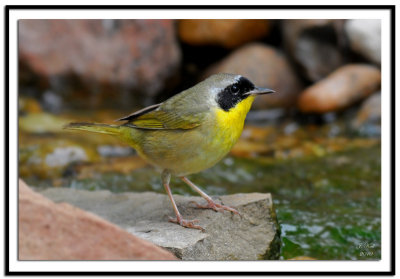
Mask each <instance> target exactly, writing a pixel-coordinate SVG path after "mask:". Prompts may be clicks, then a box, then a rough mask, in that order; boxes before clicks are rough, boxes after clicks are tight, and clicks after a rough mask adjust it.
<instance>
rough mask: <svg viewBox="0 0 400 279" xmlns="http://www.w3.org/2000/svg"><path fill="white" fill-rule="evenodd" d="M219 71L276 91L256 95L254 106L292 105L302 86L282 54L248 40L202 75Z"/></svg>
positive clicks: (258, 107) (256, 107)
mask: <svg viewBox="0 0 400 279" xmlns="http://www.w3.org/2000/svg"><path fill="white" fill-rule="evenodd" d="M223 72H225V73H233V74H240V75H243V76H245V77H247V78H249V79H250V80H251V81H252V82H254V84H256V85H257V86H261V87H267V88H271V89H273V90H275V91H276V93H274V94H269V95H264V96H259V97H257V101H256V102H254V104H253V108H255V109H262V108H270V107H290V106H292V105H295V103H296V101H297V97H298V95H299V93H300V91H301V89H302V84H301V82H300V81H299V79H298V78H297V76H296V75H295V74H294V72H293V70H292V68H291V66H290V64H289V62H288V60H287V59H286V57H285V56H284V55H283V54H282V53H281V52H279V51H278V50H276V49H275V48H273V47H270V46H267V45H264V44H259V43H252V44H248V45H245V46H243V47H241V48H239V49H237V50H236V51H234V52H233V53H232V54H230V55H229V56H228V57H226V58H225V59H223V60H222V61H220V62H218V63H217V64H215V65H213V66H211V67H210V68H209V69H208V70H206V73H205V75H204V76H208V75H212V74H215V73H223Z"/></svg>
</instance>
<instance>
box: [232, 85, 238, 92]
mask: <svg viewBox="0 0 400 279" xmlns="http://www.w3.org/2000/svg"><path fill="white" fill-rule="evenodd" d="M231 92H232V93H233V94H237V93H239V87H237V86H236V85H232V86H231Z"/></svg>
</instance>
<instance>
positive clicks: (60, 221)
mask: <svg viewBox="0 0 400 279" xmlns="http://www.w3.org/2000/svg"><path fill="white" fill-rule="evenodd" d="M18 206H19V207H18V208H19V212H18V213H19V214H18V220H19V221H18V229H19V231H18V242H19V243H18V244H19V245H18V249H19V250H18V255H19V258H18V259H19V260H174V259H176V258H175V257H174V256H173V255H172V254H171V253H169V252H167V251H165V250H164V249H161V248H160V247H157V246H156V245H154V244H151V243H150V242H148V241H146V240H143V239H140V238H138V237H136V236H134V235H132V234H130V233H128V232H126V231H124V230H122V229H120V228H119V227H117V226H115V225H113V224H111V223H109V222H107V221H105V220H103V219H101V218H99V217H97V216H95V215H93V214H91V213H88V212H85V211H83V210H81V209H79V208H75V207H73V206H71V205H69V204H65V203H63V204H55V203H54V202H52V201H50V200H48V199H46V198H45V197H43V196H42V195H40V194H38V193H35V192H34V191H32V190H31V189H30V188H29V187H28V186H27V185H26V184H25V183H24V182H23V181H22V180H20V182H19V205H18Z"/></svg>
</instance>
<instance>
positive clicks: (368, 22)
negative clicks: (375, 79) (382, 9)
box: [345, 19, 381, 65]
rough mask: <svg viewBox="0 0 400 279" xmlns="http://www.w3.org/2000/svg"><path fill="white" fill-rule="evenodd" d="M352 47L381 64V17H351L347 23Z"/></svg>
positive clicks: (346, 26) (347, 32) (346, 28)
mask: <svg viewBox="0 0 400 279" xmlns="http://www.w3.org/2000/svg"><path fill="white" fill-rule="evenodd" d="M345 30H346V34H347V37H348V38H349V41H350V47H351V49H353V50H354V51H355V52H357V53H359V54H361V55H363V56H364V57H366V58H367V59H368V60H370V61H372V62H374V63H376V64H379V65H380V64H381V21H380V19H351V20H348V21H347V22H346V24H345Z"/></svg>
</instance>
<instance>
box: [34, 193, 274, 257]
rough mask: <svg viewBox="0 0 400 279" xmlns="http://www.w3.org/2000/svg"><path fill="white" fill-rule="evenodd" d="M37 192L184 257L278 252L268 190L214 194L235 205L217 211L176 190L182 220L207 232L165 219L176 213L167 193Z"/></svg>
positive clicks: (262, 255)
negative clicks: (194, 221) (196, 222)
mask: <svg viewBox="0 0 400 279" xmlns="http://www.w3.org/2000/svg"><path fill="white" fill-rule="evenodd" d="M40 193H41V194H43V195H44V196H46V197H47V198H49V199H51V200H53V201H54V202H67V203H70V204H72V205H74V206H76V207H79V208H81V209H84V210H87V211H90V212H92V213H94V214H96V215H98V216H100V217H102V218H104V219H106V220H108V221H110V222H112V223H114V224H116V225H118V226H119V227H121V228H123V229H125V230H126V231H128V232H130V233H132V234H134V235H136V236H139V237H141V238H143V239H146V240H148V241H150V242H152V243H154V244H156V245H158V246H161V247H163V248H165V249H167V250H169V251H171V252H173V253H174V254H175V255H176V256H177V257H178V258H180V259H183V260H259V259H277V258H278V257H279V249H280V239H279V232H278V226H277V222H276V215H275V211H274V209H273V206H272V198H271V195H270V194H261V193H250V194H235V195H227V196H220V197H218V198H214V199H215V200H216V201H218V200H219V201H222V203H223V204H225V205H229V206H233V207H235V208H237V209H238V210H239V212H240V214H241V216H238V215H235V214H233V213H231V212H227V211H225V212H215V211H213V210H211V209H199V208H196V207H195V206H194V205H193V204H192V203H191V201H196V202H198V203H200V204H205V200H204V199H202V198H201V197H186V196H181V195H174V199H175V201H176V203H177V205H178V208H179V210H180V212H181V214H182V215H183V217H184V218H185V219H198V220H199V221H200V222H199V225H200V226H202V227H203V228H204V229H205V232H202V231H200V230H196V229H188V228H183V227H181V226H179V225H177V224H174V223H170V222H168V216H171V217H175V216H174V212H173V209H172V205H171V203H170V201H169V199H168V196H167V195H163V194H158V193H153V192H144V193H132V192H126V193H111V192H110V191H104V190H103V191H86V190H76V189H70V188H49V189H46V190H43V191H40Z"/></svg>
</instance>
